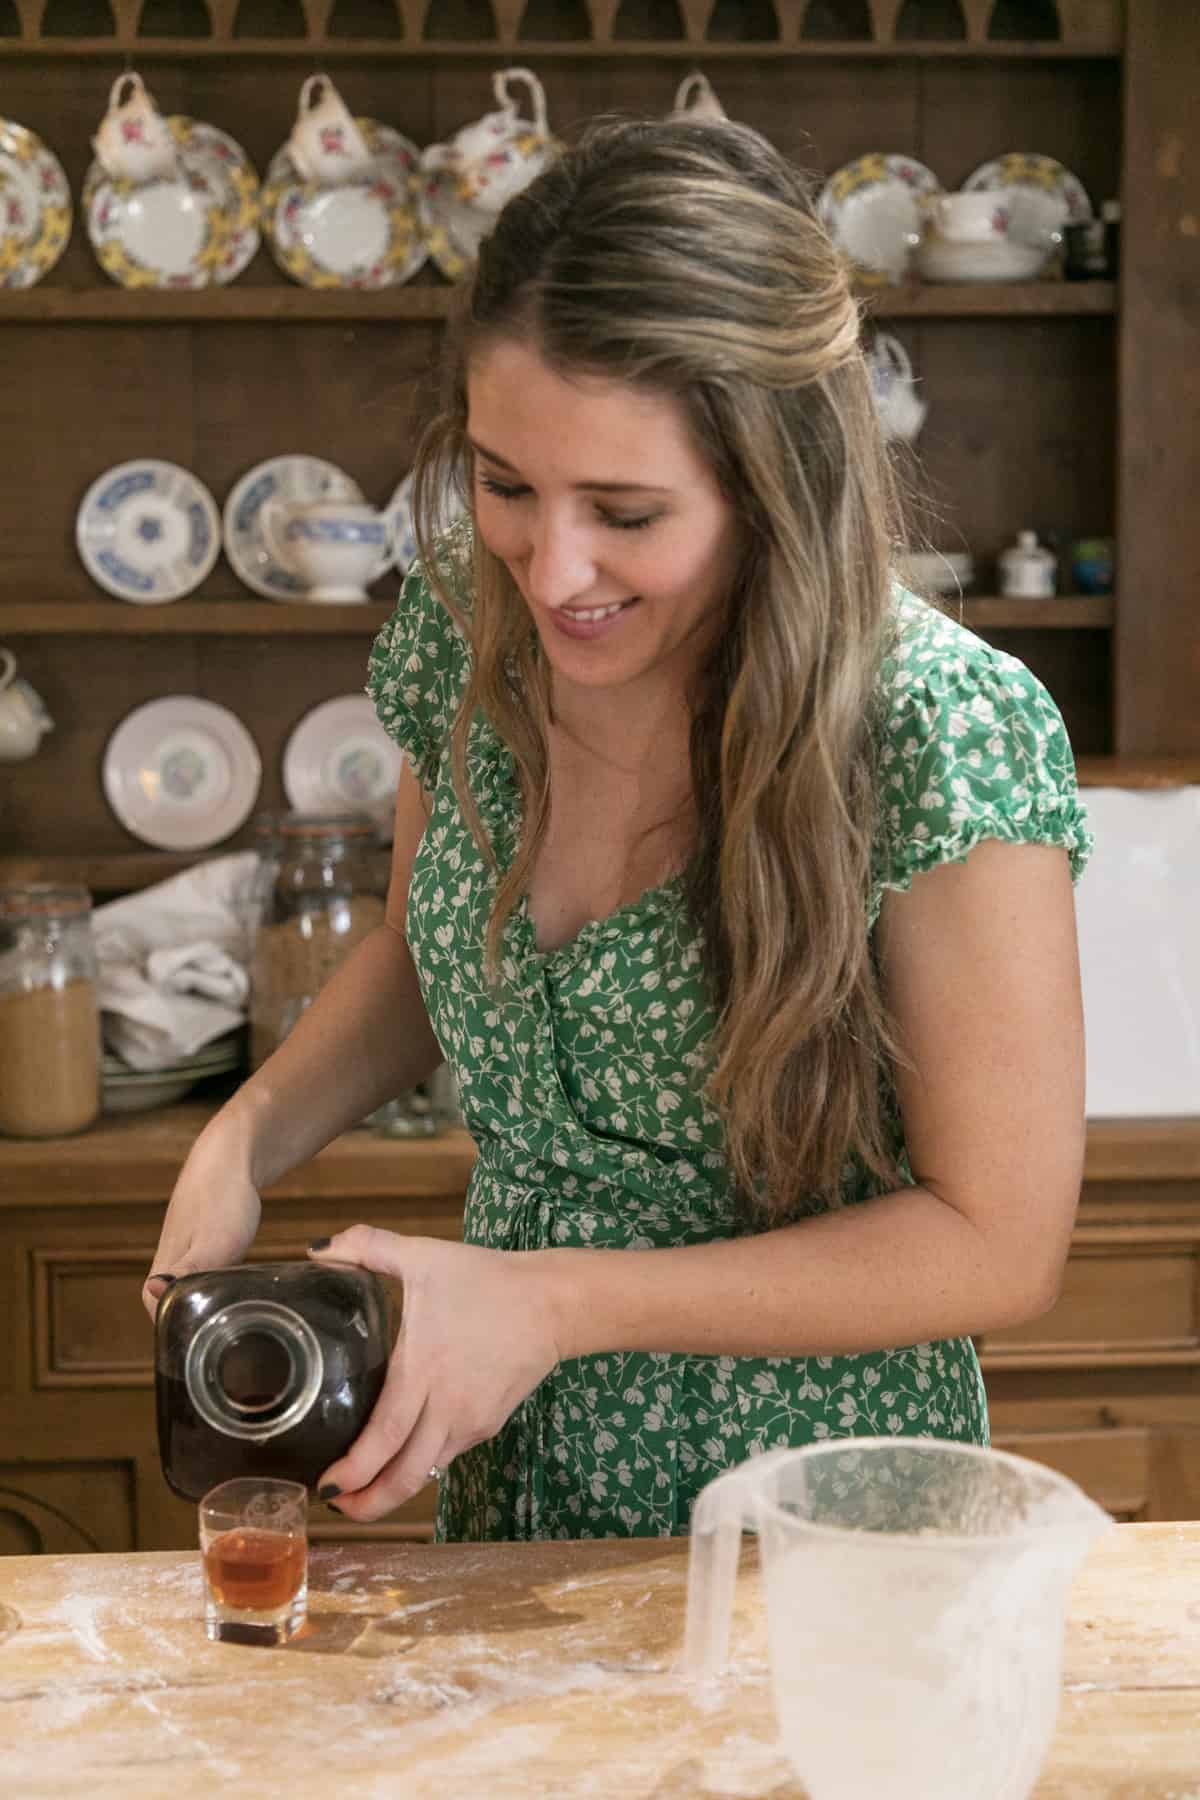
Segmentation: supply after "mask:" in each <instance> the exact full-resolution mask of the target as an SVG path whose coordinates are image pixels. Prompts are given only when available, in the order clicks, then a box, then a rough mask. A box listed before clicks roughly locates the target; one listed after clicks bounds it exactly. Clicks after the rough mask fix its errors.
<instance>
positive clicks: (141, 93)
mask: <svg viewBox="0 0 1200 1800" xmlns="http://www.w3.org/2000/svg"><path fill="white" fill-rule="evenodd" d="M126 90H128V92H127V91H126ZM118 96H120V98H118ZM148 99H149V95H148V94H147V93H146V84H145V82H144V81H143V80H142V78H141V76H140V75H139V74H138V73H137V71H136V69H127V70H126V71H125V73H124V74H123V75H118V76H117V79H116V80H115V81H114V82H113V84H112V87H111V88H110V89H109V94H108V110H109V112H124V111H125V109H126V107H129V106H132V105H133V102H134V101H135V100H148Z"/></svg>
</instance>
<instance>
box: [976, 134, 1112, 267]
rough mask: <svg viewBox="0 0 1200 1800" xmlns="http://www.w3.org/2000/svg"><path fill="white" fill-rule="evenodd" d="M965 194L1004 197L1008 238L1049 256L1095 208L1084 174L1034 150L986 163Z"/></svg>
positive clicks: (979, 168) (1015, 152) (977, 172)
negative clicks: (1082, 178) (1065, 234)
mask: <svg viewBox="0 0 1200 1800" xmlns="http://www.w3.org/2000/svg"><path fill="white" fill-rule="evenodd" d="M963 193H964V194H975V193H989V194H993V193H994V194H1002V195H1003V197H1004V203H1005V206H1006V208H1007V211H1008V236H1009V238H1010V240H1011V241H1012V242H1014V243H1017V244H1024V245H1029V246H1031V247H1032V248H1034V249H1039V250H1042V251H1044V252H1046V253H1050V252H1051V251H1054V250H1057V249H1059V248H1060V247H1061V245H1062V241H1063V232H1064V230H1065V229H1066V227H1067V226H1068V225H1075V224H1079V223H1082V221H1083V220H1085V219H1090V218H1091V217H1092V203H1091V201H1090V199H1089V198H1088V192H1087V189H1086V188H1085V187H1084V185H1083V183H1082V181H1080V179H1079V177H1078V175H1073V174H1072V173H1071V171H1070V169H1068V168H1065V167H1064V166H1063V164H1062V163H1060V162H1056V161H1055V159H1054V157H1052V156H1040V155H1038V154H1037V153H1036V152H1034V151H1030V150H1010V151H1009V152H1008V153H1007V155H1005V156H998V157H996V158H995V159H994V160H993V161H992V162H986V163H981V164H980V166H979V167H978V168H977V169H975V170H974V171H973V172H972V173H971V174H970V175H968V176H967V179H966V180H965V181H964V182H963Z"/></svg>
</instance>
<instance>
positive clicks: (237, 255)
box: [83, 115, 259, 288]
mask: <svg viewBox="0 0 1200 1800" xmlns="http://www.w3.org/2000/svg"><path fill="white" fill-rule="evenodd" d="M167 122H168V124H169V126H170V129H171V136H172V137H173V139H174V140H175V145H176V148H177V150H178V152H179V168H180V173H179V177H178V178H177V179H175V180H166V179H164V180H158V181H147V182H143V183H140V184H138V185H135V184H134V183H133V182H131V181H126V180H114V179H113V177H112V176H111V175H108V174H106V173H105V171H104V169H103V168H102V167H101V165H100V164H99V163H98V162H94V163H93V164H92V166H91V168H90V169H89V170H88V173H87V179H86V180H85V182H84V184H83V210H84V217H85V219H86V220H87V231H88V237H89V238H90V239H91V242H92V248H93V249H94V250H95V252H96V260H97V261H98V262H99V264H100V267H101V268H102V269H103V270H104V272H105V274H106V275H109V276H111V277H112V279H113V280H114V281H115V282H118V283H119V284H120V285H121V286H122V287H128V288H205V287H214V286H220V287H223V286H224V285H225V284H226V283H228V282H230V281H233V280H235V278H236V277H237V276H238V275H240V274H241V272H242V270H243V269H244V268H245V267H246V265H247V263H248V262H249V261H250V259H251V258H252V257H253V255H254V253H255V251H256V250H257V249H258V241H259V239H258V176H257V175H256V174H255V173H254V170H253V168H252V167H251V164H250V161H249V158H248V157H247V155H246V152H245V151H244V150H243V149H242V147H241V145H240V144H238V143H235V141H234V139H233V138H231V137H229V136H228V135H227V134H226V133H225V132H223V131H218V130H217V128H216V126H215V125H204V124H200V123H198V122H197V121H196V120H195V119H186V118H182V117H180V116H179V115H175V116H174V117H172V118H171V119H169V120H168V121H167Z"/></svg>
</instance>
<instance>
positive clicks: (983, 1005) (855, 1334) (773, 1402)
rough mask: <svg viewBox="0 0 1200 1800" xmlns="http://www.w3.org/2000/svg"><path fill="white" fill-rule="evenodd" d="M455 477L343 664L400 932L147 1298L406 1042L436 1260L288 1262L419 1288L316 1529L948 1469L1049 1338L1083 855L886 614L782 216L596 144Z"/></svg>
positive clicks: (178, 1238)
mask: <svg viewBox="0 0 1200 1800" xmlns="http://www.w3.org/2000/svg"><path fill="white" fill-rule="evenodd" d="M462 469H465V470H466V471H467V479H468V481H469V487H468V488H467V495H466V497H467V499H468V503H469V514H468V518H467V520H466V521H465V522H463V523H462V524H460V525H459V526H457V527H455V528H454V529H453V530H452V531H451V532H450V533H449V534H447V535H446V536H445V537H443V538H442V539H440V540H439V541H438V542H437V543H436V544H433V543H431V542H430V537H429V533H428V531H426V532H425V533H424V534H423V536H422V562H421V563H420V564H419V565H418V567H417V569H416V570H415V571H414V572H413V573H412V574H410V576H409V577H408V579H407V581H406V582H405V584H404V589H403V592H402V595H401V598H400V603H399V606H398V608H397V611H396V613H395V616H394V618H393V619H392V621H391V623H390V624H389V625H388V626H387V627H386V628H385V629H384V631H383V632H382V633H381V635H380V637H379V639H378V641H377V643H376V645H375V648H374V651H373V655H372V660H371V675H370V685H371V690H372V692H373V694H374V697H375V700H376V704H377V706H378V709H379V713H380V716H381V718H382V719H383V721H384V723H385V725H386V726H387V727H388V729H389V730H390V731H391V732H392V733H393V734H394V735H395V736H396V738H397V739H398V740H399V741H400V743H401V744H402V745H403V746H404V748H405V750H406V752H407V766H406V771H405V775H404V778H403V781H402V783H401V787H400V792H399V797H398V802H397V811H396V834H395V851H394V862H393V874H392V881H391V889H390V897H389V902H388V914H387V922H386V924H385V925H384V926H382V927H381V928H380V929H379V930H378V931H377V932H376V933H375V934H374V935H373V936H372V937H371V938H370V939H368V940H367V942H365V943H364V944H363V945H362V946H361V947H360V949H359V950H357V951H356V952H355V954H354V956H353V957H352V958H351V959H350V960H349V962H348V963H347V964H346V965H345V967H344V968H343V970H342V971H341V972H340V973H339V974H338V976H337V977H336V978H335V979H334V980H333V981H332V982H331V983H330V984H329V986H328V987H327V988H326V989H325V990H324V991H323V992H322V994H321V996H320V997H319V999H318V1000H317V1002H316V1003H315V1004H314V1005H313V1006H312V1007H311V1008H309V1010H308V1011H307V1012H306V1013H305V1015H304V1017H303V1019H302V1020H301V1021H300V1023H299V1024H298V1025H297V1027H296V1029H295V1030H294V1032H293V1033H292V1034H291V1036H290V1037H289V1038H288V1040H287V1041H286V1043H285V1044H284V1045H283V1046H282V1047H281V1048H280V1050H279V1051H278V1052H277V1053H276V1055H275V1056H274V1057H272V1058H271V1060H270V1061H269V1062H268V1063H267V1064H266V1065H265V1067H264V1068H263V1069H262V1070H261V1071H260V1072H259V1073H258V1074H257V1075H256V1076H254V1077H253V1078H252V1079H251V1080H250V1081H249V1082H247V1083H246V1084H245V1086H244V1087H242V1088H241V1089H240V1090H239V1092H238V1093H237V1094H236V1095H235V1096H234V1098H233V1099H232V1100H231V1101H230V1102H229V1104H228V1105H227V1106H226V1107H225V1108H224V1109H223V1111H222V1112H221V1113H220V1114H219V1115H218V1116H217V1117H216V1119H214V1120H213V1122H212V1123H211V1124H210V1125H209V1126H208V1127H207V1128H206V1130H205V1131H204V1133H203V1134H202V1135H201V1137H200V1139H199V1140H198V1142H197V1144H196V1146H195V1149H194V1150H193V1152H192V1154H191V1155H190V1157H189V1158H188V1161H187V1164H186V1166H185V1168H184V1170H183V1171H182V1173H181V1175H180V1178H179V1183H178V1185H177V1187H176V1190H175V1193H174V1195H173V1197H172V1201H171V1206H170V1209H169V1211H168V1215H167V1219H166V1223H165V1225H164V1228H163V1234H162V1239H161V1242H160V1245H159V1250H158V1254H157V1257H156V1259H155V1263H154V1268H155V1270H157V1271H164V1272H170V1273H172V1274H175V1275H178V1274H179V1273H180V1272H181V1271H182V1270H186V1269H192V1268H197V1267H205V1266H211V1265H213V1264H219V1263H223V1262H227V1261H230V1260H233V1259H236V1258H237V1257H239V1256H241V1255H242V1253H243V1252H244V1250H245V1249H246V1246H247V1245H248V1243H249V1242H250V1240H251V1238H252V1236H253V1234H254V1231H255V1229H256V1227H257V1223H258V1218H259V1190H260V1189H261V1188H262V1187H263V1186H264V1185H266V1184H267V1183H269V1182H271V1181H274V1180H276V1179H277V1178H278V1177H279V1176H280V1175H282V1174H283V1173H284V1171H285V1170H287V1169H288V1168H290V1167H293V1166H294V1165H296V1164H297V1163H299V1162H301V1161H302V1160H304V1159H305V1158H307V1157H309V1156H311V1155H312V1154H313V1153H314V1152H315V1151H316V1150H317V1149H318V1148H320V1146H321V1145H323V1144H324V1143H326V1142H327V1141H328V1140H329V1139H330V1138H332V1137H333V1136H334V1135H335V1134H336V1133H337V1132H339V1131H341V1130H342V1129H344V1128H345V1127H346V1126H348V1125H350V1124H351V1123H353V1122H354V1121H356V1120H358V1119H360V1118H362V1117H363V1116H364V1115H365V1114H366V1113H367V1112H369V1111H370V1110H371V1109H372V1108H373V1107H375V1106H376V1105H378V1104H379V1103H381V1102H382V1101H383V1100H385V1099H387V1098H388V1097H389V1096H390V1095H392V1094H394V1093H396V1092H397V1091H399V1090H402V1089H404V1088H408V1087H411V1086H412V1085H413V1084H414V1083H415V1082H417V1081H419V1080H421V1079H422V1078H423V1077H424V1076H426V1075H428V1074H429V1073H430V1071H431V1070H432V1068H433V1067H434V1066H435V1065H436V1063H437V1062H438V1060H439V1059H440V1057H441V1056H442V1055H443V1053H444V1054H445V1056H446V1057H447V1059H448V1060H449V1061H450V1063H451V1065H452V1067H453V1068H454V1070H455V1073H456V1075H457V1078H458V1083H459V1090H460V1095H461V1099H462V1104H463V1108H464V1112H465V1116H466V1119H467V1123H468V1125H469V1126H470V1129H471V1131H472V1132H473V1134H474V1136H475V1138H476V1140H477V1143H478V1146H479V1158H478V1162H477V1164H476V1167H475V1170H474V1172H473V1175H472V1179H471V1184H470V1189H469V1192H468V1196H467V1203H466V1215H465V1239H466V1241H465V1242H464V1243H463V1244H454V1243H443V1242H435V1241H431V1240H424V1239H413V1238H405V1237H400V1236H396V1235H394V1234H391V1233H387V1232H380V1231H374V1230H371V1229H369V1228H367V1227H365V1226H355V1227H354V1228H353V1229H352V1230H349V1231H344V1232H341V1233H339V1234H338V1236H337V1237H335V1238H334V1239H333V1240H332V1242H325V1241H323V1242H322V1244H320V1245H314V1246H313V1253H314V1254H316V1255H319V1256H327V1257H333V1258H341V1259H345V1260H351V1261H355V1262H360V1263H364V1264H366V1265H367V1266H369V1267H372V1268H375V1269H377V1270H379V1271H381V1272H385V1273H387V1274H389V1275H393V1276H397V1277H399V1278H401V1279H402V1280H403V1282H404V1286H405V1316H404V1324H403V1330H402V1333H401V1336H400V1339H399V1341H398V1344H397V1349H396V1353H395V1356H394V1358H393V1363H392V1367H391V1369H390V1371H389V1376H388V1381H387V1385H386V1387H385V1389H384V1392H383V1395H382V1396H381V1399H380V1401H379V1404H378V1406H377V1408H376V1410H375V1413H374V1414H373V1416H372V1418H371V1420H370V1422H369V1423H368V1425H367V1427H366V1429H365V1430H364V1432H363V1433H362V1435H361V1437H360V1438H359V1439H358V1441H357V1442H356V1444H355V1445H354V1446H352V1448H351V1450H350V1451H349V1452H348V1454H347V1455H346V1456H345V1457H343V1458H342V1459H341V1460H340V1461H339V1462H337V1463H336V1464H335V1465H334V1466H333V1467H332V1468H331V1469H330V1470H329V1471H328V1472H327V1474H326V1476H325V1478H324V1481H323V1483H322V1488H321V1492H322V1494H323V1496H325V1497H327V1498H330V1499H332V1500H335V1501H336V1503H337V1505H338V1506H339V1507H340V1509H341V1511H342V1512H343V1513H344V1514H345V1515H346V1516H347V1517H348V1518H350V1519H354V1520H370V1519H375V1518H378V1517H379V1516H380V1515H381V1514H383V1513H385V1512H387V1511H389V1510H390V1509H392V1508H394V1507H395V1506H397V1505H399V1504H400V1503H401V1502H403V1501H404V1500H406V1499H408V1498H409V1497H410V1496H411V1495H412V1494H414V1493H415V1492H416V1491H417V1490H418V1489H419V1488H420V1487H421V1486H422V1485H423V1483H424V1482H425V1481H426V1480H427V1479H428V1476H429V1473H430V1470H431V1469H434V1470H440V1471H444V1474H445V1479H444V1483H443V1486H442V1489H441V1496H440V1507H439V1532H440V1535H442V1536H444V1537H452V1538H483V1537H498V1538H506V1537H556V1536H600V1535H606V1534H618V1535H627V1534H628V1535H658V1534H667V1533H671V1532H677V1531H681V1530H686V1528H687V1523H688V1517H689V1513H690V1508H691V1505H692V1502H693V1501H694V1499H695V1496H696V1494H697V1493H698V1492H699V1490H700V1489H701V1488H702V1487H703V1486H704V1484H705V1483H706V1482H707V1481H708V1480H710V1479H711V1478H712V1477H713V1476H715V1475H716V1474H718V1473H719V1472H720V1471H721V1470H722V1469H724V1468H727V1467H728V1466H730V1465H731V1464H734V1463H736V1462H739V1461H741V1460H743V1459H744V1458H745V1457H746V1456H748V1455H751V1454H754V1453H756V1452H759V1451H761V1450H763V1449H765V1448H767V1447H771V1446H775V1445H777V1444H784V1443H791V1444H799V1443H804V1442H807V1441H810V1440H812V1439H814V1438H820V1437H827V1436H837V1435H859V1436H861V1435H872V1434H887V1433H913V1434H919V1435H934V1436H939V1437H948V1438H957V1439H961V1440H964V1441H968V1442H976V1443H979V1442H985V1441H986V1437H987V1419H986V1407H985V1401H984V1395H983V1390H982V1383H981V1380H980V1376H979V1369H978V1365H977V1363H976V1360H975V1355H974V1351H973V1349H972V1345H971V1342H970V1339H969V1337H968V1335H967V1334H968V1333H979V1332H987V1331H989V1330H991V1329H993V1328H996V1327H1000V1326H1004V1325H1008V1324H1012V1323H1014V1322H1016V1321H1019V1320H1022V1319H1027V1318H1030V1317H1033V1316H1035V1315H1037V1314H1038V1313H1039V1312H1042V1311H1044V1310H1045V1309H1046V1308H1048V1307H1049V1306H1050V1305H1051V1304H1052V1303H1053V1301H1054V1298H1055V1295H1056V1293H1057V1289H1058V1284H1059V1281H1060V1277H1061V1272H1062V1268H1063V1264H1064V1262H1065V1258H1066V1255H1067V1250H1068V1245H1069V1239H1070V1232H1071V1224H1072V1218H1073V1214H1074V1208H1075V1202H1076V1198H1077V1194H1078V1189H1079V1181H1080V1173H1081V1162H1082V1146H1083V1103H1082V1102H1083V1073H1082V1029H1081V1019H1080V1000H1079V985H1078V965H1077V956H1076V948H1075V938H1074V914H1073V902H1072V894H1071V876H1072V872H1073V870H1072V864H1074V871H1075V872H1077V871H1078V869H1079V867H1080V866H1081V865H1082V860H1083V858H1084V856H1085V855H1086V850H1087V832H1086V827H1085V824H1084V820H1083V815H1082V812H1081V810H1080V808H1079V805H1078V801H1077V798H1076V793H1075V783H1074V777H1073V768H1072V762H1071V754H1070V749H1069V746H1068V743H1067V740H1066V735H1065V732H1064V730H1063V726H1062V722H1061V720H1060V718H1059V716H1058V713H1057V711H1056V709H1055V707H1054V705H1053V703H1052V702H1051V701H1050V699H1049V697H1048V696H1047V695H1046V693H1045V692H1044V691H1043V690H1042V689H1041V687H1040V686H1039V685H1038V684H1037V682H1036V681H1035V680H1034V679H1033V678H1032V677H1031V676H1030V675H1029V674H1028V672H1027V671H1026V670H1025V669H1023V667H1022V666H1021V665H1020V664H1019V663H1017V662H1016V661H1014V660H1013V659H1012V658H1011V657H1007V656H1004V655H1002V654H1000V653H998V652H996V651H994V650H992V649H990V648H989V647H988V646H987V645H985V644H983V643H982V642H980V641H979V640H978V639H977V638H975V637H973V636H972V635H971V634H970V633H969V632H966V631H964V630H962V629H961V628H960V627H958V626H957V625H955V624H953V623H952V622H950V621H949V620H947V619H946V618H944V617H943V616H942V615H941V614H940V613H937V612H935V611H934V610H933V609H932V608H930V607H928V606H926V605H925V604H924V603H923V602H921V601H919V600H917V599H915V598H914V597H913V596H911V595H906V594H905V593H904V592H903V591H902V590H900V589H899V588H898V587H897V586H895V584H894V583H893V581H892V578H891V574H890V566H889V565H890V557H891V553H892V547H893V544H894V543H895V541H896V539H897V531H898V523H897V516H896V508H895V502H894V496H893V488H892V483H891V478H890V475H889V469H888V464H887V460H886V455H885V452H884V450H883V448H882V445H881V442H880V437H879V433H878V429H877V426H876V422H875V417H874V412H873V405H872V399H871V394H870V390H869V385H868V380H867V377H866V374H865V371H864V365H863V359H862V354H861V350H860V343H859V319H858V316H857V312H856V308H855V304H854V300H853V298H852V295H851V293H850V290H849V287H848V285H847V278H846V274H845V272H844V269H843V268H842V266H841V264H840V262H839V260H838V258H837V257H836V255H835V253H834V251H833V248H832V246H831V245H830V243H829V241H828V239H827V237H826V236H825V235H824V233H823V231H822V230H821V228H820V227H819V225H818V224H817V222H816V220H815V218H814V215H813V212H812V209H811V206H810V203H809V199H808V197H807V193H806V190H805V188H804V186H803V183H802V181H801V179H800V178H799V177H798V176H797V175H796V174H795V173H794V172H793V171H792V170H791V169H790V168H789V167H788V166H787V165H786V164H785V163H784V162H783V161H782V159H781V158H779V157H778V156H777V155H776V154H775V153H774V152H773V151H772V150H771V149H770V147H769V146H768V145H767V144H766V143H765V142H764V141H763V140H762V139H761V138H759V137H758V136H757V135H756V134H755V133H753V132H752V131H749V130H747V129H745V128H742V127H738V126H734V125H729V124H717V125H701V124H695V123H680V124H665V125H664V124H659V125H638V124H620V125H604V126H600V127H596V128H594V129H593V130H592V131H591V132H590V133H589V134H588V135H587V137H586V139H585V141H584V142H583V143H582V145H581V146H580V147H579V148H577V149H576V150H574V151H572V152H570V153H568V154H566V155H565V156H564V157H563V158H562V159H561V161H560V162H559V163H558V164H557V165H556V166H555V167H553V168H552V169H551V170H549V171H548V172H547V173H545V174H544V175H543V176H541V177H540V178H539V180H538V181H537V182H536V183H535V184H534V186H533V187H532V188H530V189H529V190H528V191H527V192H526V193H525V194H524V195H523V196H521V197H519V198H518V199H517V200H515V201H513V202H512V203H511V204H510V205H509V206H508V207H507V208H506V209H505V211H504V213H503V215H502V216H501V218H500V221H499V224H498V226H497V229H496V232H495V234H494V236H493V237H492V238H491V239H490V240H489V241H488V242H487V243H486V244H485V245H484V247H483V250H482V252H481V256H480V263H479V269H478V273H477V276H476V279H475V282H474V286H473V290H472V293H471V295H470V297H469V307H468V311H467V314H466V317H465V320H464V322H463V326H462V330H461V333H460V343H459V352H458V359H457V362H456V364H455V369H454V379H453V383H452V391H451V395H450V399H449V403H448V406H447V410H446V412H445V413H444V415H443V417H442V418H441V419H440V420H439V421H438V423H437V424H436V425H435V427H434V428H433V429H432V431H431V433H430V434H429V436H428V437H427V439H426V441H425V443H424V445H423V448H422V454H421V458H420V470H421V476H420V481H419V512H420V514H421V515H422V516H424V517H425V518H428V517H430V516H431V515H432V513H433V511H434V505H433V503H434V502H435V501H436V498H437V496H439V495H440V493H441V491H442V483H443V481H444V479H445V477H446V475H447V473H448V472H454V471H458V470H462ZM513 1252H519V1253H520V1254H515V1255H514V1254H513ZM160 1291H161V1283H160V1281H159V1280H156V1279H154V1278H151V1279H149V1280H148V1282H147V1287H146V1299H147V1304H148V1305H150V1306H151V1307H152V1306H153V1304H154V1302H155V1300H156V1299H157V1296H158V1294H159V1292H160Z"/></svg>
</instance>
